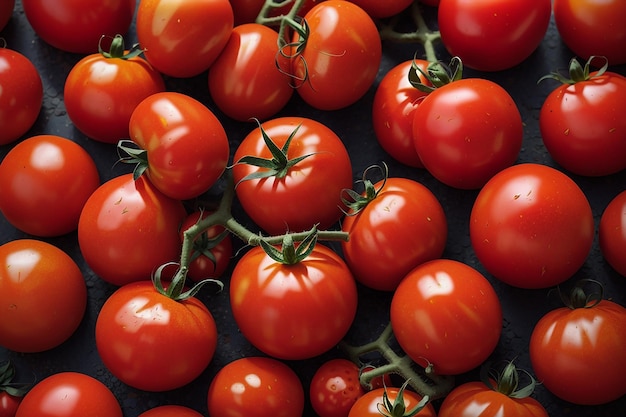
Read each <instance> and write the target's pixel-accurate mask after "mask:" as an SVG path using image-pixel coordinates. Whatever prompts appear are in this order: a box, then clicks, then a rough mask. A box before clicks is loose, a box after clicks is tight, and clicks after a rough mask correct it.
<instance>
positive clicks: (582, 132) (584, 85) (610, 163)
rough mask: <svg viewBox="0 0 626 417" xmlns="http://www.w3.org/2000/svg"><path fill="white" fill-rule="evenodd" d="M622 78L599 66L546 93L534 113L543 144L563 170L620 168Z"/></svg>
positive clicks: (625, 143) (624, 129)
mask: <svg viewBox="0 0 626 417" xmlns="http://www.w3.org/2000/svg"><path fill="white" fill-rule="evenodd" d="M624 106H626V78H625V77H623V76H621V75H619V74H616V73H613V72H605V73H604V74H602V75H598V74H597V73H591V75H590V79H589V80H586V81H579V82H576V83H575V84H571V85H570V84H563V85H561V86H559V87H557V88H556V89H555V90H554V91H552V92H551V93H550V94H549V95H548V97H546V99H545V101H544V104H543V105H542V107H541V112H540V113H539V127H540V130H541V137H542V140H543V144H544V145H545V147H546V149H547V150H548V152H549V153H550V155H551V156H552V158H553V159H554V160H555V161H556V162H557V163H558V164H559V165H561V166H562V167H563V168H565V169H566V170H568V171H570V172H572V173H574V174H578V175H586V176H600V175H609V174H614V173H616V172H619V171H621V170H623V169H624V168H626V120H624V118H623V117H622V112H621V110H620V109H622V108H624Z"/></svg>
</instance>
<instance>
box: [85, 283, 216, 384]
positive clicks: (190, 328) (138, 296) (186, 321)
mask: <svg viewBox="0 0 626 417" xmlns="http://www.w3.org/2000/svg"><path fill="white" fill-rule="evenodd" d="M96 346H97V348H98V353H99V354H100V357H101V358H102V362H103V363H104V365H105V366H106V367H107V368H108V369H109V370H110V371H111V373H112V374H113V375H115V376H116V377H117V378H118V379H119V380H120V381H122V382H124V383H125V384H127V385H130V386H131V387H134V388H137V389H141V390H144V391H157V392H160V391H167V390H171V389H175V388H179V387H182V386H183V385H186V384H188V383H190V382H191V381H193V380H194V379H195V378H196V377H198V376H199V375H200V374H201V373H202V372H203V371H204V370H205V369H206V367H207V366H208V365H209V363H210V362H211V359H212V358H213V354H214V353H215V348H216V346H217V328H216V326H215V321H214V320H213V316H212V315H211V313H210V312H209V310H208V309H207V307H206V306H205V305H204V304H203V303H202V302H201V301H199V300H198V299H197V298H194V297H190V298H187V299H185V300H182V301H177V300H174V299H172V298H170V297H168V296H166V295H163V294H161V293H160V292H158V291H157V289H156V288H155V287H154V285H153V283H152V281H140V282H133V283H130V284H127V285H124V286H122V287H121V288H119V289H118V290H117V291H115V292H114V293H113V294H112V295H111V296H110V297H109V298H108V299H107V300H106V301H105V303H104V305H103V306H102V308H101V310H100V313H99V314H98V318H97V320H96ZM164 352H184V354H180V355H173V356H171V357H169V359H168V360H164V359H163V353H164Z"/></svg>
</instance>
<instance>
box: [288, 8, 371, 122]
mask: <svg viewBox="0 0 626 417" xmlns="http://www.w3.org/2000/svg"><path fill="white" fill-rule="evenodd" d="M304 20H305V21H306V24H307V25H308V29H309V33H308V36H307V38H306V39H303V38H302V37H301V36H300V35H299V34H298V33H297V32H296V33H295V34H294V37H293V43H294V44H303V45H304V47H303V48H301V47H299V48H297V49H302V50H301V51H298V52H297V53H294V55H293V57H292V61H291V63H292V68H291V71H289V73H290V74H292V75H293V78H294V80H293V81H294V83H295V84H296V85H297V88H296V92H297V93H298V94H299V95H300V97H301V98H302V99H303V100H304V101H305V102H306V103H308V104H309V105H310V106H312V107H314V108H316V109H320V110H337V109H341V108H344V107H347V106H349V105H351V104H353V103H355V102H356V101H357V100H359V99H360V98H361V97H363V96H364V95H365V93H367V91H368V90H369V89H370V87H372V85H373V83H374V80H375V79H376V75H377V74H378V68H379V66H380V62H381V57H382V45H381V41H380V35H379V33H378V29H377V27H376V24H375V23H374V22H373V20H372V18H371V17H370V16H369V15H368V14H367V13H366V12H365V11H364V10H363V9H361V8H360V7H359V6H357V5H356V4H354V3H351V2H349V1H340V0H327V1H324V2H322V3H320V4H318V5H317V6H315V7H313V8H312V9H311V10H309V12H308V13H307V14H306V15H304ZM295 48H296V47H295V46H294V47H292V48H288V49H291V50H295Z"/></svg>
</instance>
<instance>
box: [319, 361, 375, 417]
mask: <svg viewBox="0 0 626 417" xmlns="http://www.w3.org/2000/svg"><path fill="white" fill-rule="evenodd" d="M363 394H365V390H364V389H363V387H362V386H361V383H360V381H359V367H358V366H357V365H356V364H355V363H354V362H352V361H349V360H348V359H343V358H335V359H330V360H328V361H327V362H324V363H323V364H322V365H321V366H320V367H319V368H317V370H316V371H315V374H314V375H313V379H312V380H311V385H310V386H309V398H310V400H311V406H312V407H313V410H314V411H315V412H316V413H317V415H318V416H319V417H346V416H347V415H348V413H349V412H350V408H352V406H353V405H354V403H355V402H356V401H357V399H358V398H359V397H361V396H362V395H363Z"/></svg>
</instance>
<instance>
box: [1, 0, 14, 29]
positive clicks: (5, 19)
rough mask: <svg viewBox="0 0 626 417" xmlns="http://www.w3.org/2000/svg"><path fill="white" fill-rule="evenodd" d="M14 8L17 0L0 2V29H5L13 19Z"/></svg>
mask: <svg viewBox="0 0 626 417" xmlns="http://www.w3.org/2000/svg"><path fill="white" fill-rule="evenodd" d="M13 9H15V0H6V1H3V2H1V3H0V30H2V29H4V27H5V26H6V25H7V23H9V20H11V16H12V15H13Z"/></svg>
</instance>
